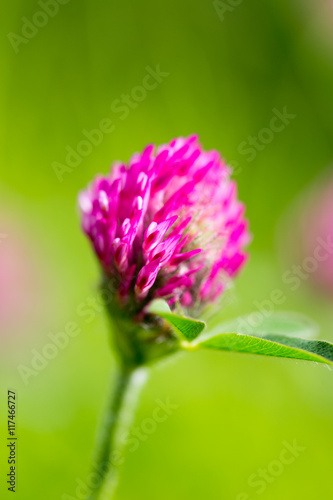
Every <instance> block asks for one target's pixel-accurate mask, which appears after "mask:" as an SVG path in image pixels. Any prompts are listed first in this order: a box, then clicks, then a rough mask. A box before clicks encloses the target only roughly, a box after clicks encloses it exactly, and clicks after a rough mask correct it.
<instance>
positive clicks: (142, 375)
mask: <svg viewBox="0 0 333 500" xmlns="http://www.w3.org/2000/svg"><path fill="white" fill-rule="evenodd" d="M147 372H148V369H147V368H142V367H139V368H133V367H128V366H124V365H121V366H120V368H119V371H118V374H117V380H116V381H114V380H113V381H112V391H111V397H110V400H109V406H108V408H107V412H106V418H105V422H104V426H103V428H102V432H101V435H100V439H99V440H98V444H97V448H96V456H95V460H94V465H95V468H94V472H95V474H96V472H97V473H98V476H99V479H98V483H97V484H96V486H95V488H94V489H92V490H91V492H90V495H89V496H88V499H87V500H111V499H112V498H113V494H114V492H115V489H116V487H117V484H118V468H119V466H120V465H121V464H122V463H123V461H124V458H123V452H124V448H125V445H126V441H127V435H128V432H129V428H130V426H131V424H132V421H133V418H134V414H135V410H136V406H137V402H138V399H139V395H140V390H141V388H142V387H143V385H144V383H145V381H146V380H147V376H148V373H147Z"/></svg>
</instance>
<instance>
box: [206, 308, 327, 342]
mask: <svg viewBox="0 0 333 500" xmlns="http://www.w3.org/2000/svg"><path fill="white" fill-rule="evenodd" d="M229 332H234V333H242V334H245V335H255V336H256V335H257V336H259V337H261V336H262V335H265V334H272V333H276V334H279V335H280V334H283V335H288V336H293V337H302V338H307V339H313V338H315V337H316V335H317V333H318V325H317V324H316V323H315V322H314V321H312V320H310V319H309V318H307V317H306V316H304V315H303V314H299V313H294V312H277V313H271V314H268V315H266V316H265V315H264V313H261V312H259V311H256V312H254V313H252V314H248V315H245V316H240V317H239V318H236V319H233V320H231V321H228V322H226V323H222V324H218V325H217V326H215V327H214V328H213V329H211V330H210V331H209V332H208V333H209V334H210V336H211V334H212V333H216V334H217V333H229Z"/></svg>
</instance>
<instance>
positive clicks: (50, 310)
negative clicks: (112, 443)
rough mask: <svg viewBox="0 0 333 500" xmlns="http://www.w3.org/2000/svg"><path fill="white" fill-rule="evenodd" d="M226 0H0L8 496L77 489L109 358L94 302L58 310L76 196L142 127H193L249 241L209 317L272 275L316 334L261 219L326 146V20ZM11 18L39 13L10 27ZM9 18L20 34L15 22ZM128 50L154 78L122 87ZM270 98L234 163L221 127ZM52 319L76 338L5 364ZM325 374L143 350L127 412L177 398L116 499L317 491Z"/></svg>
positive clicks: (330, 50) (146, 411) (70, 292)
mask: <svg viewBox="0 0 333 500" xmlns="http://www.w3.org/2000/svg"><path fill="white" fill-rule="evenodd" d="M236 3H237V2H229V3H228V2H224V4H225V5H227V6H229V7H228V9H227V10H226V11H225V12H224V13H223V5H222V4H223V2H220V6H217V7H216V5H214V4H213V3H212V2H211V1H209V2H200V1H198V2H190V1H189V0H183V2H181V3H179V2H177V1H176V0H170V1H169V2H166V3H165V2H163V3H158V2H153V1H151V0H143V1H141V2H137V3H136V2H130V1H128V0H123V1H122V2H120V1H118V2H103V1H101V0H95V1H92V0H84V1H81V2H80V1H79V0H70V1H69V2H67V3H66V4H61V5H60V0H59V4H57V5H58V12H56V13H55V11H56V7H54V6H53V11H52V6H50V5H49V7H48V8H49V9H51V10H49V11H50V12H52V15H53V17H52V16H51V14H50V15H49V16H48V17H47V20H46V22H45V16H39V17H38V15H37V17H36V13H37V12H39V11H41V10H42V9H41V6H40V5H39V4H38V3H37V2H35V1H33V0H25V1H24V2H23V1H20V0H14V1H13V2H12V3H11V5H10V7H7V9H6V12H3V15H2V30H1V31H2V44H1V55H2V60H3V64H2V78H1V83H0V85H1V115H2V118H3V119H2V125H1V129H2V130H1V151H2V153H1V178H0V222H1V227H0V233H1V234H4V235H5V236H6V237H3V238H2V241H1V243H0V262H2V267H1V269H2V271H3V276H2V277H1V276H0V287H1V288H2V292H1V295H0V298H2V299H3V301H4V302H3V307H2V308H0V312H1V314H2V319H1V318H0V325H1V330H2V331H1V337H0V342H1V354H0V356H1V368H0V370H1V382H2V383H1V387H2V389H1V402H0V405H1V408H3V411H2V412H1V415H2V416H1V429H2V431H3V432H2V443H1V446H0V448H1V475H0V479H1V484H0V491H1V494H0V496H1V498H7V497H8V498H10V495H12V493H10V492H8V491H7V490H6V484H5V479H4V475H5V474H7V472H8V471H7V467H8V466H7V463H6V456H7V455H6V454H7V452H6V449H5V443H6V441H5V438H6V427H5V426H6V421H5V418H6V417H5V412H6V391H7V389H8V388H12V389H13V390H15V391H16V393H17V395H18V407H17V410H18V416H17V425H18V437H19V440H18V469H17V493H16V498H17V499H19V500H21V499H22V500H26V499H28V500H30V499H31V500H45V499H47V500H57V499H59V500H60V499H62V500H66V498H67V500H68V498H70V500H73V499H75V498H76V499H79V498H80V497H78V496H77V494H76V493H75V491H76V488H77V485H78V482H77V480H82V481H83V482H84V481H86V478H87V474H88V472H89V463H90V460H91V454H92V449H93V443H94V439H95V433H96V427H97V424H98V422H99V421H100V417H101V414H102V409H103V405H104V400H105V395H106V393H107V388H108V385H109V379H110V376H111V377H112V374H113V373H114V370H115V359H114V357H113V355H112V353H110V350H109V348H108V340H107V336H108V325H107V321H106V318H105V317H104V314H103V312H100V311H96V314H95V315H94V316H92V318H91V321H90V322H89V323H88V322H86V321H85V318H83V317H81V316H79V314H78V307H79V306H80V305H81V304H82V303H83V304H85V305H87V301H88V300H89V298H92V297H94V296H96V284H97V277H98V267H97V264H96V262H95V259H94V256H93V254H92V252H91V250H90V247H89V244H88V242H87V241H86V239H85V238H84V237H83V235H82V234H81V232H80V229H79V217H78V213H77V209H76V197H77V193H78V191H79V190H80V189H82V188H83V187H84V186H85V185H86V184H87V183H88V182H89V181H90V179H91V178H92V176H94V175H95V174H96V173H98V172H103V173H106V172H107V171H108V168H109V165H110V163H111V162H112V161H113V160H115V159H121V160H123V161H126V160H128V158H129V157H130V156H131V154H132V153H133V152H135V151H138V150H141V149H142V148H143V147H144V146H145V145H146V144H147V143H149V142H154V143H163V142H167V141H169V140H170V139H172V138H173V137H176V136H179V135H188V134H191V133H198V134H199V135H200V139H201V141H202V143H203V145H204V147H205V148H207V149H209V148H216V149H219V150H220V151H221V152H222V154H223V156H224V157H225V158H226V160H227V161H229V162H230V163H232V164H233V165H234V167H235V174H237V175H235V179H236V180H237V182H238V185H239V193H240V198H241V199H242V200H243V201H244V202H245V203H246V205H247V216H248V218H249V220H250V225H251V231H252V234H253V242H252V244H251V247H250V261H249V264H248V265H247V267H246V269H245V270H244V272H243V273H242V275H241V276H240V278H239V279H238V280H237V282H236V284H235V289H234V290H233V291H232V297H231V300H229V301H228V300H225V301H224V302H222V306H221V308H220V310H219V313H218V314H219V317H220V318H222V317H225V318H227V317H228V318H229V317H234V316H236V315H239V314H244V313H249V312H251V311H252V310H255V309H256V307H255V305H254V302H255V301H259V302H261V301H263V300H265V299H267V298H269V296H270V293H271V291H272V290H273V289H275V288H280V289H281V290H282V291H283V293H284V294H285V295H286V297H287V299H286V301H285V303H284V304H283V305H282V306H281V307H280V309H282V310H288V311H289V310H290V311H293V310H296V311H299V312H302V313H306V314H308V315H309V316H311V317H312V318H314V319H315V320H316V321H317V322H318V324H319V326H320V329H321V333H320V336H321V337H323V338H326V339H328V340H331V341H333V333H332V325H333V315H332V304H331V303H329V301H325V300H322V299H320V298H319V297H317V296H315V295H314V294H313V293H312V292H311V291H310V290H309V289H308V288H307V287H306V286H302V287H301V288H300V289H299V290H297V291H296V292H292V291H291V290H290V288H289V289H288V287H287V286H286V285H285V284H284V283H283V282H282V274H283V272H284V271H285V270H286V267H284V266H285V263H283V262H282V264H281V259H280V251H281V248H283V247H284V244H285V243H287V241H285V242H284V237H285V236H284V233H283V230H281V218H282V219H283V220H286V219H288V217H289V215H288V214H289V210H291V208H290V207H291V206H292V204H293V201H294V199H295V198H297V197H298V195H299V193H301V192H302V190H303V189H304V188H306V187H307V186H308V185H309V184H311V182H313V181H314V180H315V179H316V178H317V176H318V175H320V172H321V171H323V170H324V169H326V168H327V167H329V165H330V163H331V162H332V159H333V141H332V139H333V98H332V89H333V61H332V56H333V43H332V40H331V39H330V36H329V32H330V30H331V31H332V26H333V12H332V18H331V19H329V13H328V11H327V13H326V11H324V10H322V9H321V3H320V2H318V3H315V2H313V3H312V2H310V1H307V2H301V1H296V0H292V1H290V0H252V1H251V2H249V1H244V2H239V5H238V6H237V7H232V5H235V4H236ZM53 5H54V4H53ZM320 9H321V10H320ZM217 11H219V12H217ZM22 18H26V19H27V20H28V21H31V20H33V19H34V20H35V21H36V23H37V24H38V23H39V24H43V23H44V26H42V27H40V28H37V32H36V28H35V29H34V28H31V26H30V31H29V27H27V26H28V24H27V21H26V19H23V20H22ZM24 26H26V27H25V28H24ZM22 29H24V30H25V34H28V35H29V36H30V38H26V37H25V38H24V40H25V41H22V39H19V38H17V36H23V35H22ZM34 30H35V31H34ZM9 33H11V35H8V34H9ZM13 34H15V35H14V36H13ZM15 36H16V37H15ZM147 66H149V67H150V68H152V69H156V67H157V66H159V67H160V71H162V72H163V73H165V76H163V78H161V80H162V81H161V82H159V83H158V85H157V86H156V88H154V89H152V90H149V91H147V92H146V96H144V97H143V95H142V93H141V94H140V91H138V90H137V89H136V90H135V87H137V86H140V85H142V82H143V80H144V78H145V76H146V75H147V69H146V68H147ZM166 74H167V75H166ZM150 82H152V80H150ZM132 93H134V95H135V96H137V99H136V100H135V99H134V101H133V97H132V101H131V103H133V102H134V104H131V105H132V108H131V107H130V106H131V105H129V107H127V110H128V111H127V112H125V110H123V112H122V113H121V112H120V111H119V110H118V111H116V109H115V108H116V107H117V106H119V103H118V102H116V103H115V101H116V100H117V99H122V95H123V94H132ZM111 106H113V110H112V109H111ZM126 106H127V105H126ZM285 107H286V108H287V111H288V113H290V114H292V115H295V116H296V117H295V118H294V119H292V120H291V121H290V124H289V125H288V126H286V127H285V129H284V130H283V131H281V132H279V133H276V134H275V136H274V138H273V140H272V141H271V142H270V143H269V144H267V145H265V147H264V148H263V150H262V151H257V153H256V157H255V159H254V160H253V161H250V162H249V161H248V158H249V155H245V154H242V153H241V151H240V149H239V148H240V144H241V143H242V142H244V141H247V140H248V139H247V138H248V136H250V135H252V136H257V135H258V133H259V132H260V131H261V130H262V129H263V128H265V127H267V126H268V124H269V122H270V120H271V118H272V117H273V116H274V115H273V109H277V110H280V111H281V112H282V110H283V109H284V108H285ZM125 114H126V115H127V116H126V117H124V115H125ZM105 118H109V119H110V120H111V121H112V123H113V127H114V128H113V131H112V132H110V133H108V134H105V135H104V137H103V140H102V142H101V143H100V144H99V145H98V146H92V147H91V152H90V153H89V154H88V155H86V156H85V157H83V159H82V161H81V163H80V164H79V165H78V166H77V167H75V168H73V170H72V171H71V172H66V173H64V175H63V179H62V182H60V181H59V179H58V178H57V176H56V174H55V171H54V162H59V163H62V164H65V157H66V147H67V146H70V147H71V148H74V149H75V148H76V147H77V145H78V143H79V142H80V141H82V140H83V139H85V137H84V134H83V132H82V131H83V130H87V131H91V130H92V129H96V128H97V127H98V125H99V123H100V122H101V120H103V119H105ZM122 118H123V119H122ZM282 226H283V225H282ZM278 228H280V229H279V230H278ZM1 281H2V282H1ZM223 304H224V306H223ZM89 307H90V309H91V306H89ZM69 321H74V322H77V323H78V324H79V326H80V333H79V335H77V336H76V337H73V338H71V339H70V342H69V343H68V345H67V346H66V348H64V349H62V350H60V352H59V354H58V355H57V356H55V358H54V359H52V360H49V362H48V364H47V366H46V367H45V368H44V369H41V371H40V373H38V374H37V375H36V376H35V375H31V376H29V377H28V379H27V384H24V381H23V379H22V377H21V376H20V373H19V371H18V367H19V366H21V367H22V365H24V366H27V367H31V362H32V358H33V357H34V355H35V351H33V350H36V351H37V352H41V351H42V349H43V348H44V347H45V345H46V344H47V343H49V342H50V340H49V339H50V337H49V334H52V333H53V334H56V333H58V332H61V331H63V329H64V328H65V325H66V324H67V323H68V322H69ZM21 369H22V368H21ZM332 389H333V374H332V372H331V371H329V370H328V369H326V368H325V367H323V366H317V365H312V364H310V363H305V362H304V363H303V362H294V361H291V360H281V359H265V358H262V357H254V356H247V355H233V354H222V353H198V354H193V355H192V356H190V355H187V356H180V357H177V358H175V359H174V360H172V361H171V362H169V363H165V364H163V365H160V366H158V367H155V368H154V370H153V374H152V377H151V379H150V381H149V383H148V385H147V386H146V388H145V390H144V393H143V398H142V401H141V404H140V407H139V409H138V413H137V416H136V425H139V426H140V425H141V423H142V422H143V421H144V419H145V418H147V417H151V415H152V412H153V410H154V408H155V407H156V402H155V400H156V399H161V400H165V399H166V398H168V397H169V398H170V400H171V401H172V402H173V403H174V404H176V405H179V408H177V409H176V410H175V411H174V412H173V413H172V415H170V417H169V418H168V419H167V420H166V421H165V422H163V423H160V424H159V425H158V426H157V428H156V430H155V431H154V432H153V433H152V434H151V435H149V436H148V437H147V439H145V440H143V441H141V442H140V446H139V447H138V449H137V450H136V451H135V452H133V453H130V452H129V453H128V454H127V456H126V461H125V463H124V465H123V467H122V469H121V478H120V486H119V489H118V491H117V495H116V498H117V499H118V500H134V499H135V500H137V499H140V500H141V499H143V500H156V499H159V500H169V499H171V498H172V499H174V500H178V499H179V500H185V499H191V500H192V499H202V498H205V499H207V500H208V499H209V500H220V499H221V498H223V499H228V500H229V499H230V500H246V499H256V498H257V497H259V496H260V497H261V498H262V499H270V500H275V499H276V500H277V499H279V500H280V499H281V498H284V499H295V498H302V499H303V500H313V499H318V498H331V496H332V486H331V470H332V459H333V397H332V394H333V393H332ZM294 440H296V441H297V443H298V444H299V446H302V447H304V448H305V450H304V451H302V452H301V453H300V455H299V457H297V458H296V459H295V461H294V462H293V463H292V464H290V465H286V466H285V467H284V470H283V471H282V472H281V474H278V475H277V476H276V477H275V478H274V480H273V481H272V482H271V483H266V486H267V487H266V488H265V491H263V493H261V494H258V493H257V490H258V488H254V487H251V486H250V485H249V484H248V480H249V478H250V477H251V476H253V474H258V471H259V469H263V468H264V469H265V468H267V466H268V465H269V464H271V463H272V461H276V460H278V459H279V456H280V453H281V451H282V450H283V448H284V446H285V445H284V444H283V443H284V442H285V441H288V442H289V443H291V444H292V443H293V442H294ZM243 493H244V495H243ZM64 495H68V497H66V496H64Z"/></svg>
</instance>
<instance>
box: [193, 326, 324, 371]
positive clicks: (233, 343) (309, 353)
mask: <svg viewBox="0 0 333 500" xmlns="http://www.w3.org/2000/svg"><path fill="white" fill-rule="evenodd" d="M183 348H184V349H188V350H195V349H199V348H206V349H216V350H220V351H232V352H240V353H249V354H260V355H263V356H274V357H279V358H294V359H303V360H306V361H316V362H318V363H326V364H333V344H331V343H329V342H325V341H323V340H306V339H300V338H296V337H288V336H286V335H278V334H267V335H264V336H251V335H244V334H240V333H221V334H218V335H213V336H210V337H207V336H204V338H203V339H202V340H200V339H198V340H197V341H196V342H193V343H192V344H186V343H183Z"/></svg>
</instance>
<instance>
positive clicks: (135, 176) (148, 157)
mask: <svg viewBox="0 0 333 500" xmlns="http://www.w3.org/2000/svg"><path fill="white" fill-rule="evenodd" d="M229 176H230V170H229V168H228V167H227V166H226V164H225V163H224V162H223V161H222V159H221V157H220V155H219V153H218V152H217V151H204V150H203V149H202V148H201V145H200V144H199V142H198V138H197V137H196V136H191V137H188V138H182V137H181V138H178V139H174V140H172V141H171V142H170V143H169V144H166V145H162V146H159V147H158V148H157V150H156V151H155V148H154V146H153V145H149V146H147V147H146V148H145V149H144V151H143V152H142V153H136V154H134V155H133V156H132V158H131V159H130V162H129V165H124V164H116V165H114V166H113V168H112V170H111V172H110V174H109V175H107V176H105V177H101V176H98V177H96V178H95V180H94V181H93V183H92V185H91V186H90V187H89V188H88V189H87V190H86V191H83V192H81V194H80V197H79V203H80V208H81V211H82V227H83V230H84V232H85V233H86V234H87V235H88V236H89V238H90V239H91V241H92V244H93V246H94V249H95V252H96V253H97V255H98V258H99V261H100V263H101V266H102V268H103V272H104V275H105V276H107V277H109V278H112V279H113V282H114V283H115V284H116V286H115V289H116V295H117V298H118V299H119V304H123V305H125V304H128V303H129V302H131V303H132V304H133V303H134V304H137V306H138V308H139V309H140V307H141V308H142V307H144V306H145V305H146V304H147V303H148V302H149V301H150V300H151V299H153V298H157V297H158V298H165V299H166V300H167V301H168V302H169V305H170V306H171V307H172V306H174V305H175V304H176V303H179V304H180V305H182V306H183V307H185V308H193V307H194V306H202V305H204V304H206V303H207V302H210V301H214V300H215V299H216V298H217V297H218V296H219V295H220V294H221V293H222V292H223V290H224V289H225V286H226V281H227V280H228V279H230V278H232V277H234V276H235V275H236V273H237V272H238V271H239V270H240V268H241V267H242V266H243V264H244V262H245V261H246V254H245V253H244V246H245V245H246V244H247V243H248V242H249V233H248V229H247V221H246V219H244V206H243V205H242V204H241V203H240V202H239V201H238V199H237V188H236V184H235V182H233V181H231V180H230V179H229Z"/></svg>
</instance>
